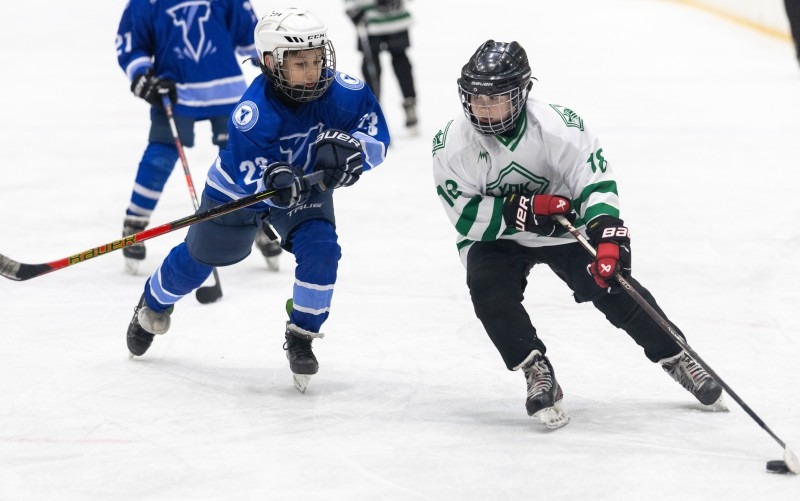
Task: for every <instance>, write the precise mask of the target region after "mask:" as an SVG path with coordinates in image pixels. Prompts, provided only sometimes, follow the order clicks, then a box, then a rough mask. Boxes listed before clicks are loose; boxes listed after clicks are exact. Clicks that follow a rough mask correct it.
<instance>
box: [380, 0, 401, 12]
mask: <svg viewBox="0 0 800 501" xmlns="http://www.w3.org/2000/svg"><path fill="white" fill-rule="evenodd" d="M375 7H377V8H378V10H380V11H383V12H387V11H390V10H397V9H399V8H400V7H401V5H400V0H378V1H377V2H375Z"/></svg>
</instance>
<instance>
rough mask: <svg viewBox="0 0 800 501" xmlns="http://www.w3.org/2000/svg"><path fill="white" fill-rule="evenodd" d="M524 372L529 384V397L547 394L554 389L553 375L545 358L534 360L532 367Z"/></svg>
mask: <svg viewBox="0 0 800 501" xmlns="http://www.w3.org/2000/svg"><path fill="white" fill-rule="evenodd" d="M524 371H525V379H526V380H527V382H528V397H532V396H534V395H538V394H539V393H547V392H548V391H550V389H551V388H552V387H553V375H552V374H551V372H550V368H549V367H548V365H547V363H546V362H545V360H544V359H543V358H536V359H534V361H533V363H532V364H531V365H530V367H528V368H526V369H524Z"/></svg>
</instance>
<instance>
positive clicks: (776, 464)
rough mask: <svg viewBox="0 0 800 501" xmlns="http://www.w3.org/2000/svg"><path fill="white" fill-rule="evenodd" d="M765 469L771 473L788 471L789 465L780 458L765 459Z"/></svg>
mask: <svg viewBox="0 0 800 501" xmlns="http://www.w3.org/2000/svg"><path fill="white" fill-rule="evenodd" d="M767 470H769V471H771V472H773V473H789V467H787V466H786V462H785V461H784V460H782V459H775V460H772V461H767Z"/></svg>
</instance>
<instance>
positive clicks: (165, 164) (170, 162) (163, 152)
mask: <svg viewBox="0 0 800 501" xmlns="http://www.w3.org/2000/svg"><path fill="white" fill-rule="evenodd" d="M177 161H178V150H177V148H175V145H171V144H162V143H150V144H148V145H147V148H146V149H145V150H144V155H142V160H141V162H140V163H139V172H138V173H137V175H136V182H137V183H138V184H139V185H141V186H143V187H145V188H147V189H150V190H154V191H159V192H160V191H162V190H163V189H164V184H166V182H167V178H169V175H170V174H171V173H172V169H173V168H174V167H175V163H176V162H177Z"/></svg>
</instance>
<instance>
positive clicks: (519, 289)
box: [467, 240, 683, 369]
mask: <svg viewBox="0 0 800 501" xmlns="http://www.w3.org/2000/svg"><path fill="white" fill-rule="evenodd" d="M589 262H590V257H589V255H588V254H587V252H586V251H585V250H584V249H583V247H581V246H580V244H578V243H577V242H575V243H567V244H564V245H555V246H550V247H536V248H531V247H523V246H521V245H519V244H517V243H515V242H512V241H510V240H497V241H493V242H475V243H474V244H473V245H472V248H470V250H469V254H468V255H467V286H468V287H469V291H470V295H471V297H472V304H473V306H474V308H475V314H476V315H477V316H478V319H479V320H480V321H481V322H482V323H483V326H484V328H485V329H486V332H487V334H489V338H490V339H491V340H492V342H493V343H494V345H495V347H496V348H497V350H498V351H499V352H500V355H501V356H502V357H503V361H504V362H505V364H506V367H508V368H509V369H513V368H514V367H517V366H518V365H519V364H520V363H522V362H523V360H525V358H526V357H527V356H528V355H529V354H530V353H531V351H533V350H539V351H541V352H542V353H545V351H546V348H545V345H544V343H543V342H542V340H541V339H539V337H538V336H537V335H536V328H535V327H534V326H533V324H532V323H531V319H530V317H529V316H528V313H527V311H526V310H525V308H524V306H523V305H522V301H523V298H524V296H523V294H524V292H525V289H526V287H527V285H528V275H529V273H530V271H531V269H532V268H533V266H534V265H535V264H538V263H543V264H546V265H548V266H549V267H550V269H552V270H553V271H554V272H555V273H556V275H558V276H559V277H560V278H561V279H562V280H563V281H564V282H565V283H566V284H567V285H568V286H569V288H570V289H572V291H573V293H574V297H575V301H576V302H578V303H583V302H586V301H591V302H592V303H593V304H594V306H595V308H597V309H598V310H600V311H601V312H603V314H604V315H605V316H606V318H607V319H608V321H609V322H611V324H612V325H614V326H615V327H617V328H620V329H623V330H624V331H625V332H627V333H628V335H629V336H630V337H631V338H633V340H634V341H636V344H638V345H639V346H641V347H642V348H643V349H644V353H645V355H646V356H647V358H649V359H650V360H651V361H653V362H656V361H658V360H661V359H663V358H667V357H670V356H673V355H676V354H677V353H679V352H680V351H681V348H680V346H678V344H677V343H676V342H675V341H674V340H673V339H672V338H671V337H670V336H669V334H667V333H666V332H664V330H663V329H662V328H661V327H660V326H659V325H658V324H657V323H656V322H655V321H654V320H653V319H652V318H650V316H649V315H648V314H647V312H645V311H644V310H643V309H642V307H641V306H639V305H638V304H637V303H636V302H635V301H634V300H633V298H631V297H630V296H629V295H628V294H626V293H625V292H624V291H621V292H619V293H617V294H609V293H608V292H606V290H604V289H601V288H600V287H598V286H597V284H596V283H595V281H594V279H593V278H592V277H591V275H589V273H588V272H587V271H586V265H587V264H589ZM629 282H630V283H631V285H632V286H633V287H634V288H635V289H636V290H637V291H638V292H639V293H640V294H641V295H642V297H644V298H645V299H646V300H647V301H648V302H649V303H650V305H652V306H653V308H655V309H656V311H658V312H659V313H660V314H661V315H662V316H664V318H666V315H664V313H663V311H661V309H660V308H659V307H658V305H657V304H656V301H655V299H654V298H653V295H652V294H650V292H649V291H648V290H647V289H645V288H644V287H643V286H642V285H641V284H639V282H637V281H636V280H634V279H633V278H630V279H629ZM673 327H674V326H673ZM675 330H676V331H677V332H680V331H679V330H678V329H677V327H675ZM681 335H683V334H681Z"/></svg>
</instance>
